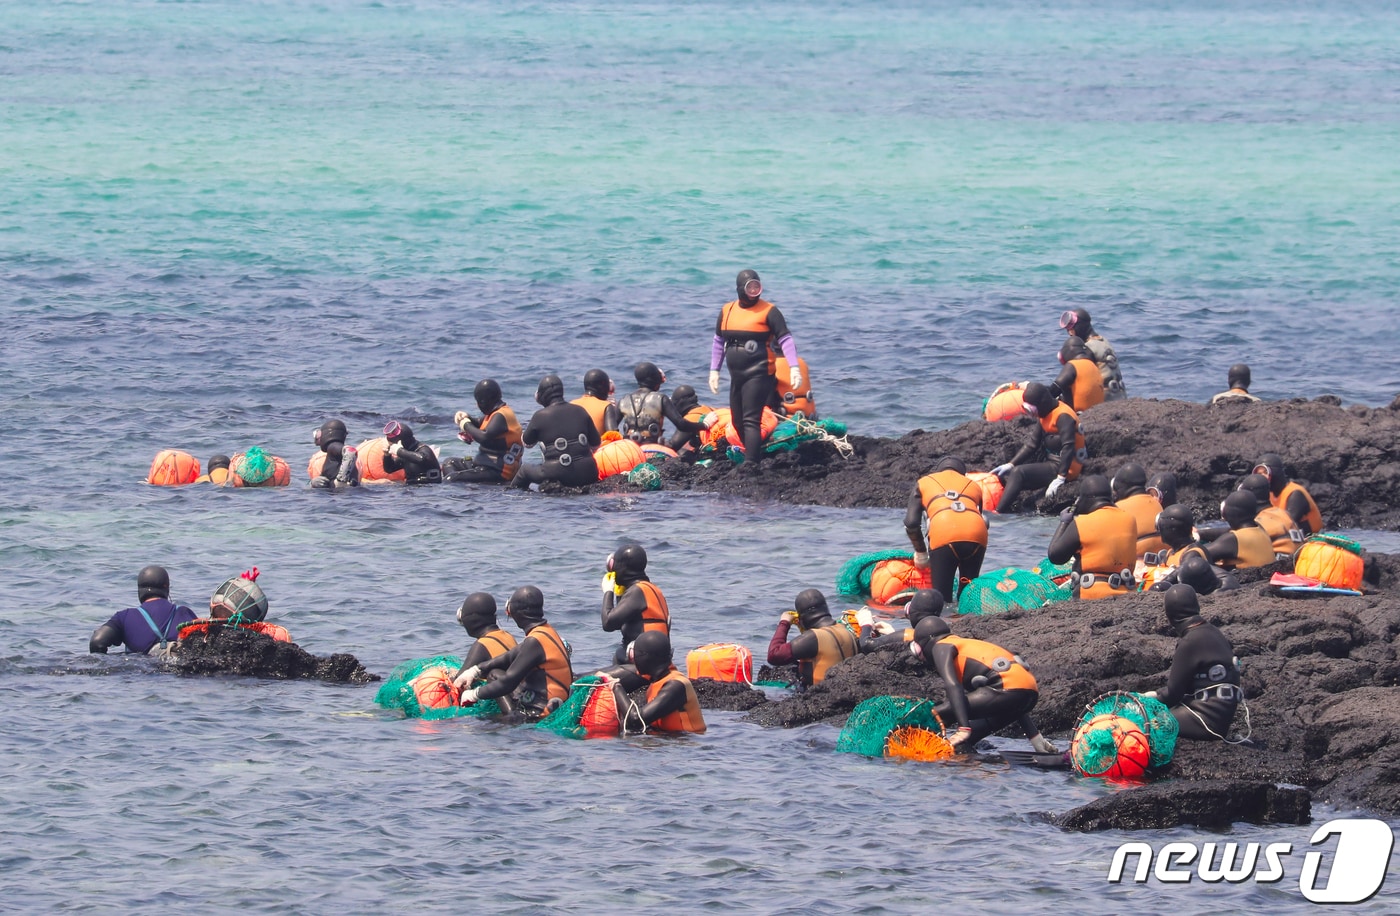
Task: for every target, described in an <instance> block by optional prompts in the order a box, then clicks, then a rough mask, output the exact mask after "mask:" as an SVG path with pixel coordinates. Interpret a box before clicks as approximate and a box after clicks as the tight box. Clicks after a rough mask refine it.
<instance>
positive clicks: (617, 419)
mask: <svg viewBox="0 0 1400 916" xmlns="http://www.w3.org/2000/svg"><path fill="white" fill-rule="evenodd" d="M612 396H613V383H612V379H610V378H608V374H607V373H606V372H604V371H603V370H602V369H589V370H588V371H587V372H585V373H584V374H583V396H582V397H577V398H574V399H573V400H572V401H570V402H569V403H570V404H577V405H578V406H579V407H582V408H583V409H584V410H586V411H588V415H589V416H590V417H592V418H593V425H594V426H596V427H598V435H599V436H601V435H603V433H606V432H609V431H610V430H614V429H617V427H618V424H619V423H621V422H622V411H620V410H618V409H617V404H615V403H613V400H612Z"/></svg>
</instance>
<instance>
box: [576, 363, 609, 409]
mask: <svg viewBox="0 0 1400 916" xmlns="http://www.w3.org/2000/svg"><path fill="white" fill-rule="evenodd" d="M583 390H584V391H586V392H587V393H588V394H591V395H593V396H594V397H595V398H598V399H599V400H600V401H606V400H607V399H608V398H609V397H611V396H612V393H613V383H612V379H610V378H608V374H607V373H606V372H604V371H603V370H602V369H589V370H588V371H587V372H585V373H584V374H583Z"/></svg>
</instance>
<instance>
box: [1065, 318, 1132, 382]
mask: <svg viewBox="0 0 1400 916" xmlns="http://www.w3.org/2000/svg"><path fill="white" fill-rule="evenodd" d="M1060 327H1062V328H1064V329H1065V330H1066V331H1068V332H1069V333H1070V334H1071V335H1072V336H1074V337H1078V338H1079V339H1080V340H1082V341H1084V346H1085V348H1086V349H1087V350H1088V351H1089V356H1090V357H1091V358H1092V359H1093V360H1094V364H1095V365H1097V366H1098V367H1099V372H1100V373H1101V374H1102V375H1103V396H1104V400H1106V401H1116V400H1118V399H1119V398H1126V397H1127V396H1128V389H1127V386H1125V385H1124V384H1123V373H1122V372H1120V371H1119V370H1118V355H1117V354H1116V353H1114V352H1113V345H1112V344H1111V343H1109V342H1108V341H1106V340H1104V339H1103V337H1101V336H1099V334H1098V332H1097V331H1095V330H1094V324H1093V322H1092V321H1090V320H1089V312H1088V311H1087V310H1086V309H1082V308H1075V309H1070V310H1069V311H1067V312H1064V313H1062V314H1061V315H1060Z"/></svg>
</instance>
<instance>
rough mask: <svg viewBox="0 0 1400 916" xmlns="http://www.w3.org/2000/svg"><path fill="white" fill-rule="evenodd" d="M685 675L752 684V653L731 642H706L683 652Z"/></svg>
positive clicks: (693, 678) (691, 677)
mask: <svg viewBox="0 0 1400 916" xmlns="http://www.w3.org/2000/svg"><path fill="white" fill-rule="evenodd" d="M685 676H686V677H688V678H689V679H691V680H692V681H693V680H695V679H696V678H708V679H710V680H712V681H724V682H725V683H727V684H749V685H752V684H753V653H752V652H750V651H749V650H748V648H746V647H745V646H740V645H737V644H735V643H732V642H730V643H720V642H712V643H707V644H706V645H703V646H700V647H698V648H695V649H691V650H690V651H689V652H687V653H686V654H685Z"/></svg>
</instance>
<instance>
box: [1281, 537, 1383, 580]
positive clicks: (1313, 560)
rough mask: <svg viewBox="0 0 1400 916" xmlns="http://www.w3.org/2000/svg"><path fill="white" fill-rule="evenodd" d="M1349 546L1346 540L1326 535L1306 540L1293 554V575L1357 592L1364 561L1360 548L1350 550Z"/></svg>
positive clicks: (1362, 573) (1364, 568)
mask: <svg viewBox="0 0 1400 916" xmlns="http://www.w3.org/2000/svg"><path fill="white" fill-rule="evenodd" d="M1339 542H1340V543H1339ZM1353 544H1354V542H1353V541H1351V540H1349V539H1345V538H1341V537H1339V536H1337V535H1330V534H1329V535H1323V536H1322V537H1311V538H1308V540H1306V541H1304V542H1303V546H1302V547H1299V548H1298V552H1297V553H1296V554H1294V555H1293V573H1294V575H1298V576H1304V577H1306V578H1308V579H1316V580H1317V581H1318V582H1321V583H1322V584H1323V585H1325V586H1327V587H1329V588H1349V589H1351V590H1352V591H1358V592H1359V591H1361V578H1362V576H1363V575H1364V574H1365V572H1366V561H1365V560H1363V559H1362V558H1361V554H1360V553H1359V552H1358V551H1359V550H1360V547H1357V548H1356V550H1352V549H1351V548H1352V545H1353Z"/></svg>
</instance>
